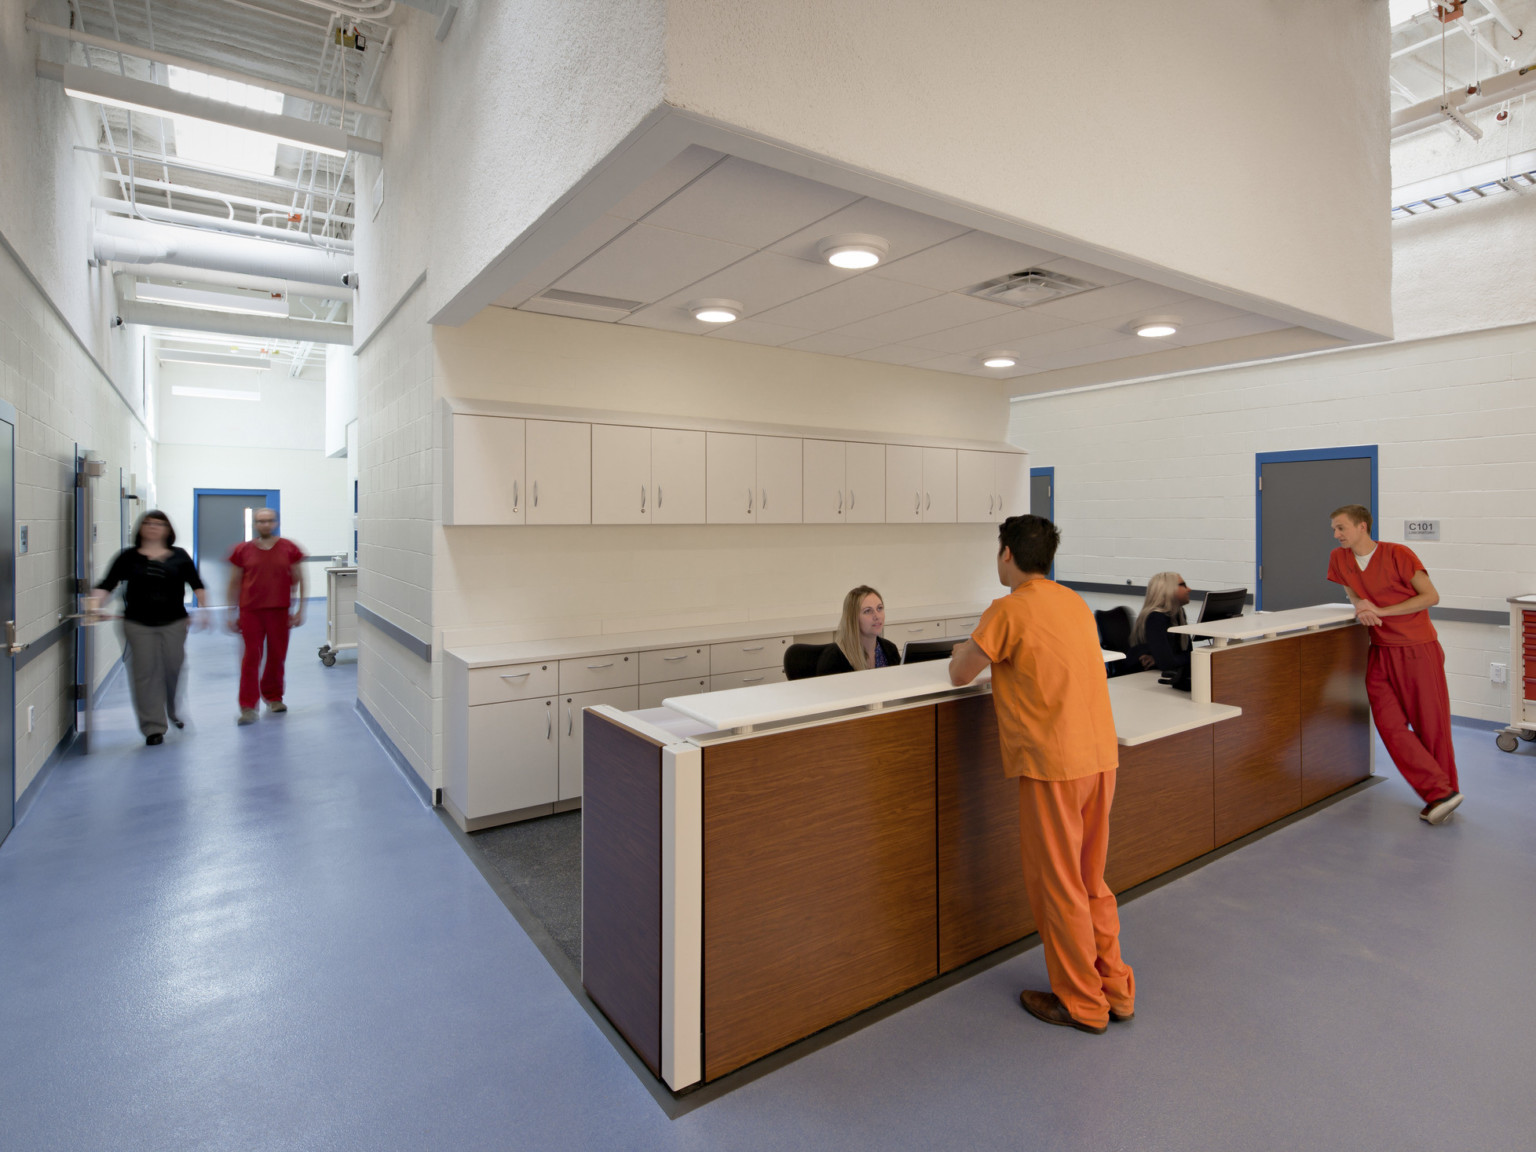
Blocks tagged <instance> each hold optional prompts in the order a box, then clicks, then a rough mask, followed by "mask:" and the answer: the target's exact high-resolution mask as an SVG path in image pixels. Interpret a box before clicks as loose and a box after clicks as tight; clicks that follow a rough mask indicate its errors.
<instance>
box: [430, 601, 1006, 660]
mask: <svg viewBox="0 0 1536 1152" xmlns="http://www.w3.org/2000/svg"><path fill="white" fill-rule="evenodd" d="M991 603H992V601H990V600H984V601H973V602H970V603H959V604H918V605H915V606H912V607H903V608H889V609H887V610H886V613H885V628H886V633H887V638H888V639H890V640H891V642H892V643H895V644H897V646H898V647H900V646H901V644H900V642H899V641H898V640H897V638H896V636H894V635H892V634H891V633H892V631H893V629H894V628H896V627H897V626H898V625H901V624H910V623H914V622H915V621H918V620H953V619H955V618H956V617H957V616H980V615H981V614H982V613H983V612H984V611H986V608H987V605H989V604H991ZM836 627H837V615H836V613H832V614H829V615H826V616H798V617H790V618H787V619H764V620H739V621H734V622H732V623H728V624H704V625H698V626H695V627H692V628H667V629H658V630H655V631H647V632H601V633H595V634H592V635H587V636H564V637H556V638H554V639H549V640H520V641H517V642H515V643H511V644H472V645H462V644H458V645H454V646H453V647H451V648H447V649H444V651H445V653H446V654H447V655H449V656H452V657H454V658H456V659H458V660H460V661H462V662H463V663H464V664H465V665H466V666H467V667H470V668H490V667H494V666H495V665H498V664H523V663H527V662H528V661H530V660H576V659H580V658H582V657H585V656H599V655H602V654H604V653H608V652H624V651H637V652H640V651H646V650H648V649H653V648H683V647H687V646H688V645H689V644H729V643H731V642H732V641H735V640H751V639H755V638H757V637H759V636H798V635H804V634H805V633H808V632H831V631H833V630H834V629H836Z"/></svg>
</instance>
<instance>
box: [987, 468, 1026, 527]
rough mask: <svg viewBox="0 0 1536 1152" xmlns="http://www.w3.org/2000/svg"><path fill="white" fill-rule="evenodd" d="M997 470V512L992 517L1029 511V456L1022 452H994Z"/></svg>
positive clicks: (1002, 516)
mask: <svg viewBox="0 0 1536 1152" xmlns="http://www.w3.org/2000/svg"><path fill="white" fill-rule="evenodd" d="M993 455H994V456H996V457H997V459H996V461H995V466H996V471H997V514H996V516H995V517H994V519H997V520H1002V519H1005V518H1006V517H1009V516H1023V515H1025V514H1026V513H1028V512H1029V457H1028V456H1026V455H1024V453H1022V452H994V453H993Z"/></svg>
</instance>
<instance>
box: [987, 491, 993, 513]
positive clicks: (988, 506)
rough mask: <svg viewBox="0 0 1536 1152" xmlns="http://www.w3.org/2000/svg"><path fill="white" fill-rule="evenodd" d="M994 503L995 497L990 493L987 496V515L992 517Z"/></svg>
mask: <svg viewBox="0 0 1536 1152" xmlns="http://www.w3.org/2000/svg"><path fill="white" fill-rule="evenodd" d="M992 501H993V497H992V494H991V493H990V492H989V493H988V494H987V515H988V516H990V515H992Z"/></svg>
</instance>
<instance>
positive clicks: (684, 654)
mask: <svg viewBox="0 0 1536 1152" xmlns="http://www.w3.org/2000/svg"><path fill="white" fill-rule="evenodd" d="M662 659H663V660H665V661H666V662H667V663H668V664H670V663H672V662H673V661H674V660H686V659H688V653H686V652H684V653H683V654H682V655H681V656H663V657H662Z"/></svg>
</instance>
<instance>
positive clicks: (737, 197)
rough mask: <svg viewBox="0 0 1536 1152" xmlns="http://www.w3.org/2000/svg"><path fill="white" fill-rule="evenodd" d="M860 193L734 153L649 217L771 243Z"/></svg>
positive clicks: (703, 232) (716, 235)
mask: <svg viewBox="0 0 1536 1152" xmlns="http://www.w3.org/2000/svg"><path fill="white" fill-rule="evenodd" d="M858 198H859V197H858V195H857V194H856V193H853V192H844V191H842V190H841V189H838V188H833V187H832V186H831V185H830V184H820V183H817V182H816V181H814V180H806V179H804V178H803V177H800V176H792V175H790V174H789V173H788V172H780V171H779V170H778V169H776V168H765V167H763V166H762V165H761V164H753V163H752V162H751V161H749V160H740V159H737V158H736V157H734V156H728V157H726V159H725V160H724V161H722V162H721V163H719V164H717V165H715V167H713V168H711V169H710V170H709V171H708V172H706V173H704V175H703V176H700V177H699V178H698V179H697V180H695V181H694V182H693V183H692V184H690V185H688V187H686V188H684V189H683V190H682V191H681V192H679V193H678V194H677V195H675V196H673V197H672V198H671V199H670V200H668V201H667V202H666V203H665V204H662V205H661V206H660V207H659V208H657V209H655V210H654V211H653V212H651V213H650V215H648V216H646V217H645V222H646V223H647V224H655V225H657V226H659V227H662V228H672V229H675V230H676V231H678V232H691V233H693V234H694V235H695V236H709V237H712V238H713V239H716V240H726V241H729V242H730V243H732V244H745V245H747V246H748V247H751V248H766V247H767V246H768V245H769V244H772V243H773V242H774V241H775V240H782V239H783V238H784V237H785V236H788V235H789V234H790V233H792V232H796V231H798V230H800V229H802V228H807V227H809V226H810V225H812V224H814V223H815V222H816V221H818V220H820V219H821V218H822V217H824V216H828V215H830V214H831V213H833V212H836V211H837V210H838V209H839V208H845V207H847V206H848V205H849V204H851V203H853V202H854V201H855V200H857V199H858Z"/></svg>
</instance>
